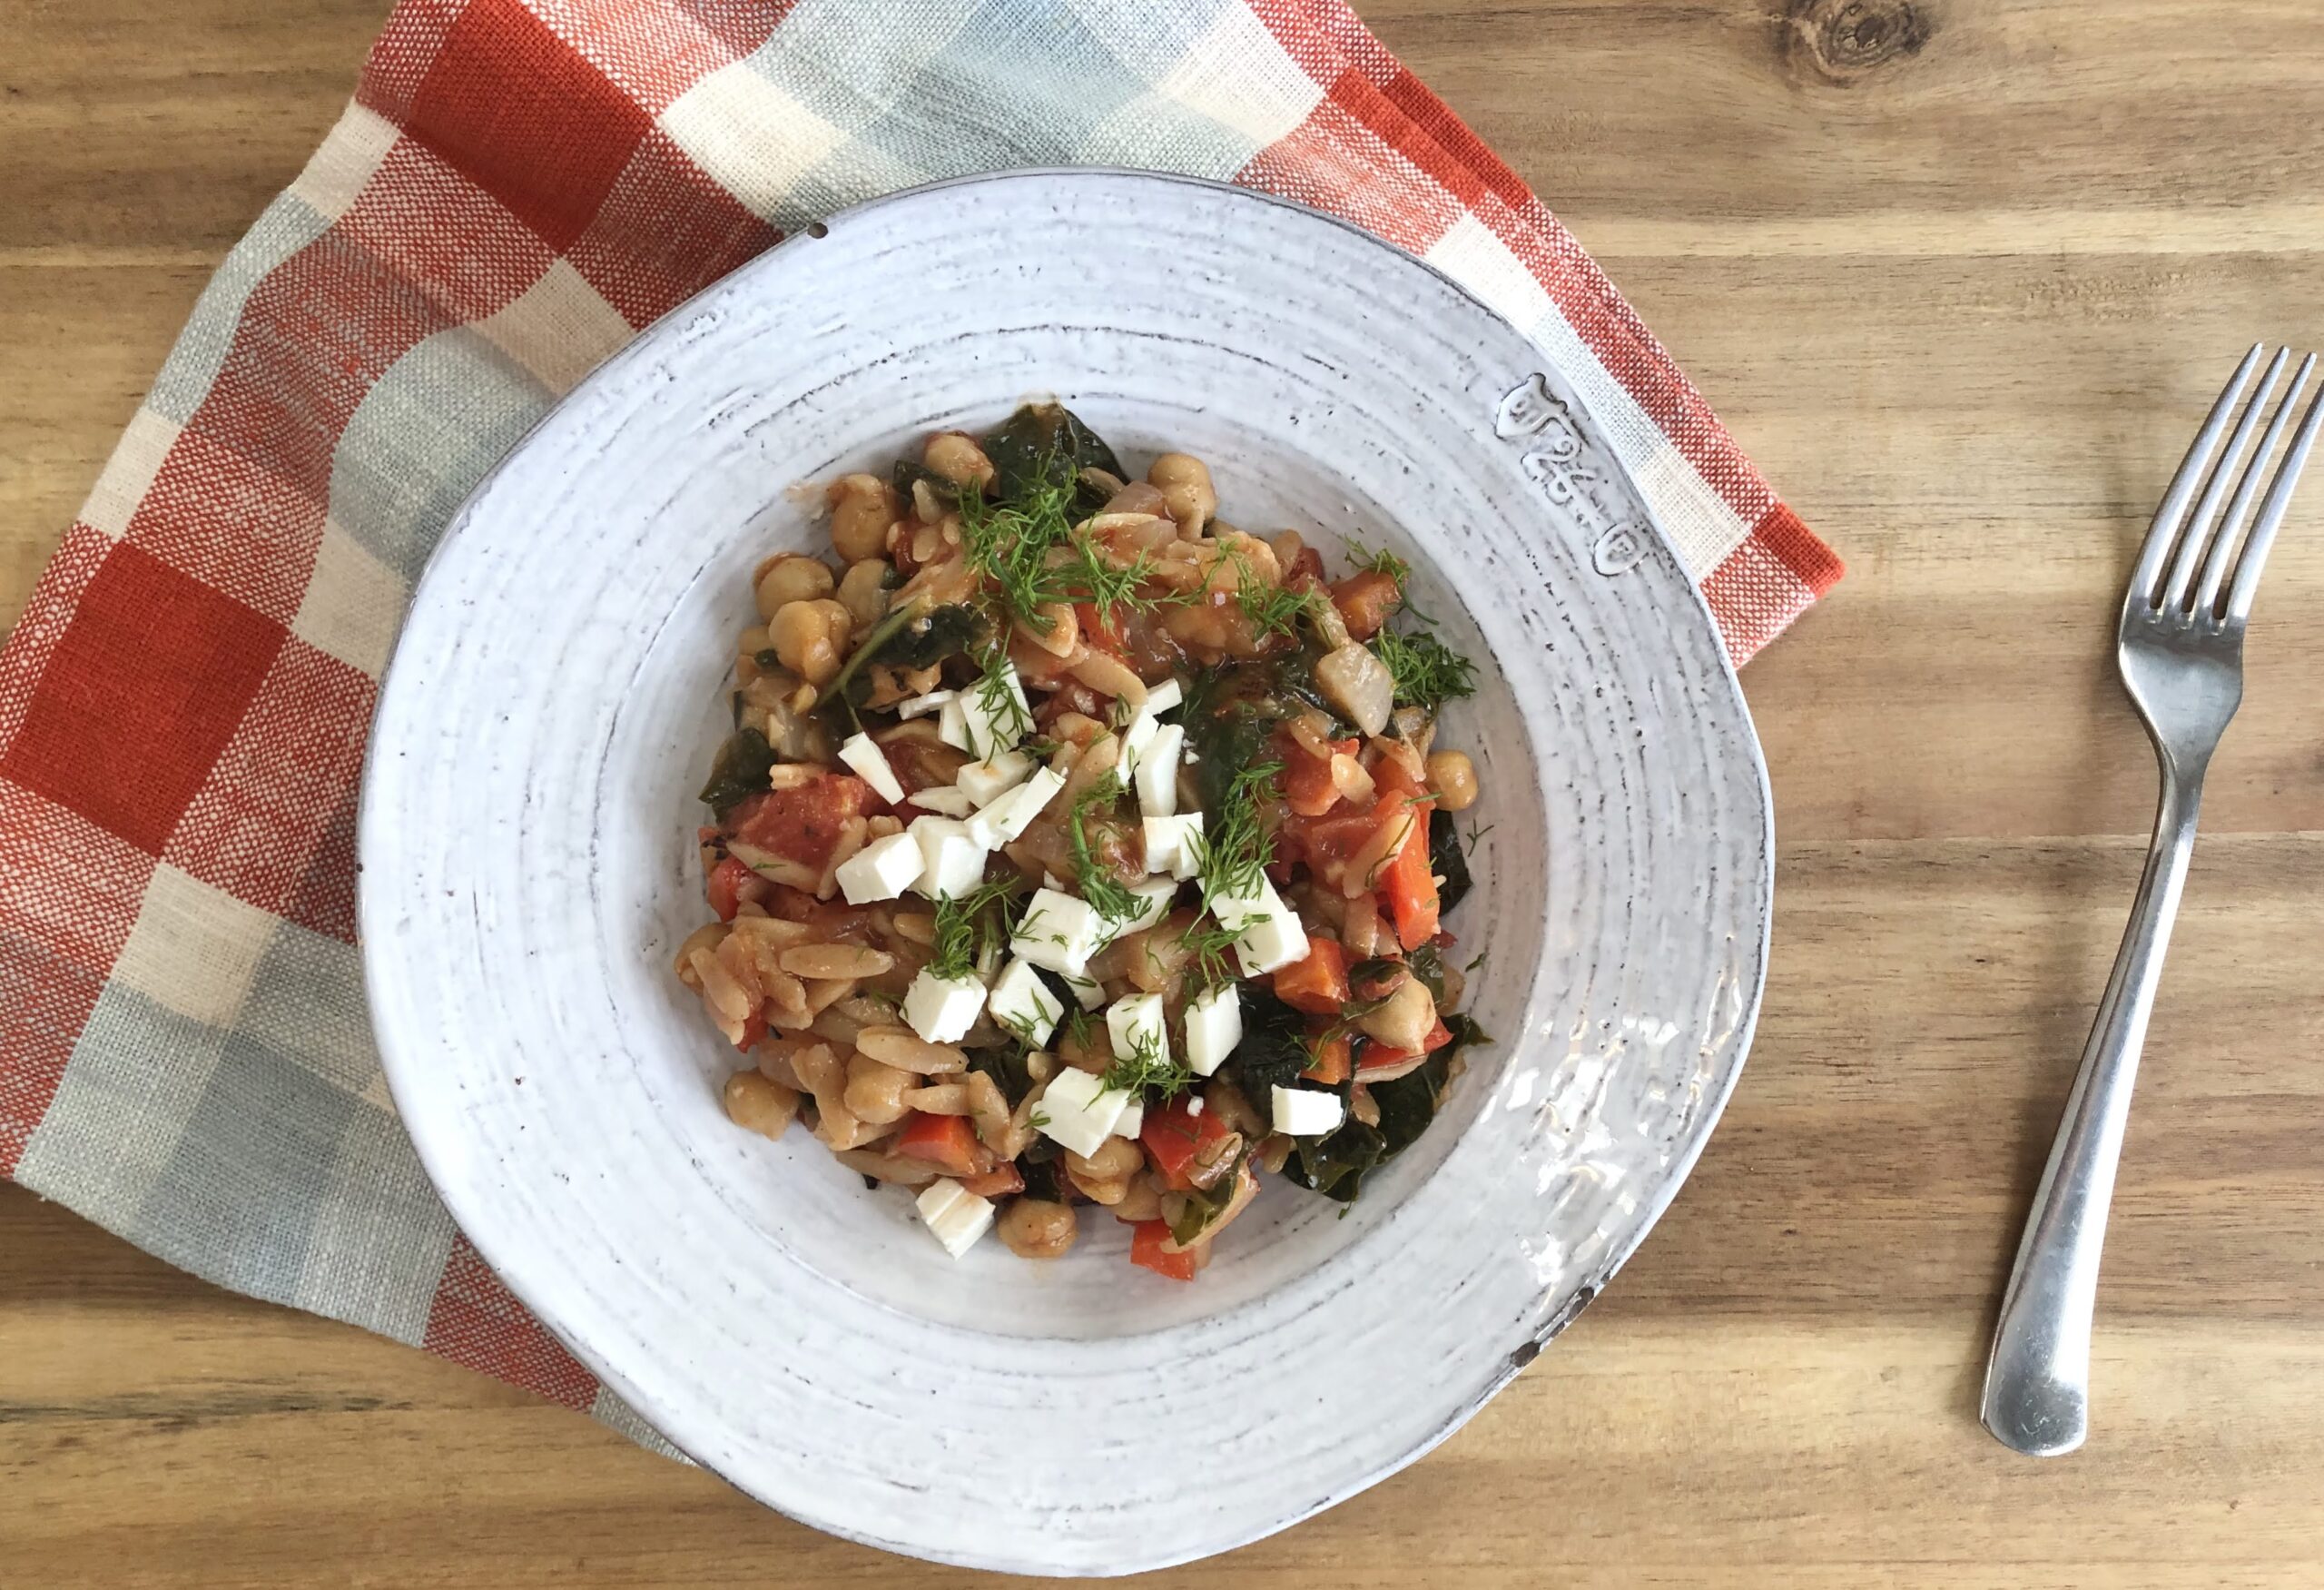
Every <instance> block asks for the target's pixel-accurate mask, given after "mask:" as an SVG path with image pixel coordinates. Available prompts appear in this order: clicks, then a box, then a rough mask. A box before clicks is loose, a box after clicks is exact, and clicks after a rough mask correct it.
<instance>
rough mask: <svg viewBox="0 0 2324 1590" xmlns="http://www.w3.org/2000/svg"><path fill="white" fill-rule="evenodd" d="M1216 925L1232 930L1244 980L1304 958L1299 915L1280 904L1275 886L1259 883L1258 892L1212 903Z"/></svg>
mask: <svg viewBox="0 0 2324 1590" xmlns="http://www.w3.org/2000/svg"><path fill="white" fill-rule="evenodd" d="M1213 908H1214V911H1215V914H1216V915H1217V917H1218V921H1219V924H1220V925H1221V926H1223V927H1230V928H1234V929H1235V930H1236V933H1237V936H1236V940H1235V959H1236V963H1237V964H1238V965H1240V966H1241V967H1242V969H1243V975H1244V976H1246V977H1262V976H1265V974H1266V973H1270V972H1275V971H1279V970H1281V969H1282V968H1283V967H1285V966H1288V965H1290V964H1291V963H1293V962H1294V961H1304V960H1305V959H1306V958H1307V930H1306V929H1305V927H1303V926H1301V925H1300V922H1299V914H1298V913H1297V912H1295V911H1294V910H1292V909H1291V907H1290V906H1288V905H1285V904H1284V903H1283V897H1282V896H1281V895H1280V894H1276V893H1275V885H1274V884H1271V883H1269V882H1268V881H1267V880H1266V879H1265V878H1264V877H1262V878H1261V879H1260V880H1259V888H1258V893H1256V894H1251V895H1229V896H1226V897H1223V898H1220V899H1218V900H1216V901H1215V902H1214V903H1213Z"/></svg>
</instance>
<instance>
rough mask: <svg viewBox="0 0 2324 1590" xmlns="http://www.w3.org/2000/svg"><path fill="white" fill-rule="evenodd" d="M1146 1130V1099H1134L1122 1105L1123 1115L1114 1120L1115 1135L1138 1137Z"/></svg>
mask: <svg viewBox="0 0 2324 1590" xmlns="http://www.w3.org/2000/svg"><path fill="white" fill-rule="evenodd" d="M1145 1130H1146V1101H1144V1100H1143V1099H1132V1100H1131V1101H1129V1102H1128V1103H1127V1104H1125V1105H1123V1106H1122V1112H1121V1116H1120V1118H1119V1119H1118V1120H1117V1121H1115V1122H1114V1133H1113V1134H1114V1136H1116V1137H1132V1138H1134V1137H1136V1136H1137V1134H1138V1133H1139V1132H1141V1131H1145Z"/></svg>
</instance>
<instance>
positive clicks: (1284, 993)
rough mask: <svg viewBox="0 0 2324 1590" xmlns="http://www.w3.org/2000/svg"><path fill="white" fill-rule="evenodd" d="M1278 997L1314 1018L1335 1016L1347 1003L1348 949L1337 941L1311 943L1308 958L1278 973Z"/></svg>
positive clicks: (1276, 983)
mask: <svg viewBox="0 0 2324 1590" xmlns="http://www.w3.org/2000/svg"><path fill="white" fill-rule="evenodd" d="M1275 998H1277V999H1279V1000H1281V1001H1282V1002H1284V1003H1285V1004H1287V1005H1289V1006H1290V1007H1291V1008H1292V1009H1293V1010H1295V1011H1305V1012H1307V1013H1308V1014H1309V1015H1311V1016H1336V1015H1338V1014H1339V1012H1340V1007H1341V1006H1342V1005H1344V1004H1345V1003H1347V947H1346V946H1345V945H1344V944H1342V943H1340V942H1339V941H1338V940H1337V939H1326V938H1316V939H1311V940H1309V941H1308V944H1307V958H1306V959H1305V960H1304V961H1295V962H1293V963H1291V964H1290V965H1288V966H1285V968H1284V969H1283V970H1282V971H1280V972H1277V973H1275Z"/></svg>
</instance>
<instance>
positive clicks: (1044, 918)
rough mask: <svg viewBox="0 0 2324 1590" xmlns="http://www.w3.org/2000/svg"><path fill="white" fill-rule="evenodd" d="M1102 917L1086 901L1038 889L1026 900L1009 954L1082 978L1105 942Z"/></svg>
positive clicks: (1049, 890)
mask: <svg viewBox="0 0 2324 1590" xmlns="http://www.w3.org/2000/svg"><path fill="white" fill-rule="evenodd" d="M1106 936H1107V935H1106V923H1105V919H1104V918H1103V917H1101V916H1099V915H1098V913H1097V910H1096V908H1095V907H1093V906H1092V905H1090V904H1089V903H1088V901H1087V900H1079V899H1076V898H1075V897H1074V896H1073V895H1071V894H1059V893H1058V892H1057V891H1056V890H1055V889H1038V890H1035V891H1034V893H1033V897H1032V898H1031V899H1030V900H1029V901H1027V902H1026V903H1025V914H1024V915H1023V916H1021V917H1019V919H1018V922H1017V931H1016V932H1015V933H1014V934H1012V935H1011V936H1010V938H1009V953H1010V954H1012V955H1019V956H1021V957H1023V958H1024V959H1025V960H1028V961H1030V962H1031V963H1033V964H1034V965H1036V966H1039V967H1041V968H1043V969H1044V970H1046V971H1050V972H1060V973H1064V974H1065V975H1066V976H1067V977H1068V978H1077V979H1078V978H1082V977H1083V976H1084V974H1085V973H1087V972H1088V969H1089V957H1090V956H1092V955H1094V954H1096V953H1098V950H1099V949H1100V948H1101V947H1102V946H1103V945H1104V943H1105V942H1106Z"/></svg>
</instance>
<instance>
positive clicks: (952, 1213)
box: [912, 1176, 992, 1259]
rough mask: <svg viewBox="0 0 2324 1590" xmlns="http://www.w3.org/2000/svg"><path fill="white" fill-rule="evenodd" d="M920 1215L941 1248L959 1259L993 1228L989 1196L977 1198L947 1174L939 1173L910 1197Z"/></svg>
mask: <svg viewBox="0 0 2324 1590" xmlns="http://www.w3.org/2000/svg"><path fill="white" fill-rule="evenodd" d="M912 1202H913V1203H914V1204H916V1205H917V1206H918V1207H919V1210H920V1218H921V1221H922V1222H924V1223H925V1224H926V1225H927V1227H928V1229H929V1230H931V1231H933V1232H934V1233H935V1234H936V1239H937V1240H938V1241H939V1242H941V1243H943V1244H944V1251H945V1252H947V1253H949V1254H950V1255H951V1256H952V1257H953V1258H955V1259H958V1258H960V1255H961V1254H963V1253H966V1252H967V1251H968V1250H969V1249H971V1248H973V1247H975V1246H976V1245H977V1239H978V1238H980V1237H981V1236H983V1235H984V1234H985V1233H986V1232H987V1231H989V1230H991V1229H992V1200H990V1199H988V1198H979V1197H978V1196H977V1195H976V1194H975V1193H973V1192H970V1190H968V1189H967V1188H965V1187H963V1186H961V1185H960V1183H959V1182H957V1181H955V1180H952V1179H951V1178H950V1177H949V1176H940V1177H938V1178H937V1179H936V1180H933V1181H931V1182H930V1183H929V1184H928V1185H927V1186H925V1187H923V1188H921V1190H920V1196H919V1197H918V1198H916V1199H914V1200H912Z"/></svg>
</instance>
